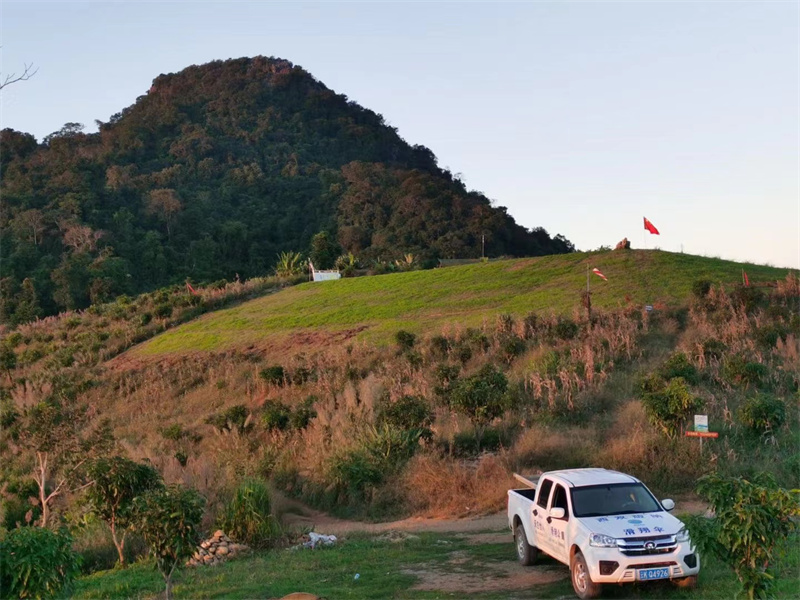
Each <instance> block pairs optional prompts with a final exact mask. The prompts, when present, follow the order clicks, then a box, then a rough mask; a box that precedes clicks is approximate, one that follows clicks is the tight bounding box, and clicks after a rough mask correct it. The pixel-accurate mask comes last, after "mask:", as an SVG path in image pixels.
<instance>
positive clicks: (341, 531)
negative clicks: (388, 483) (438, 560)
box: [278, 498, 511, 535]
mask: <svg viewBox="0 0 800 600" xmlns="http://www.w3.org/2000/svg"><path fill="white" fill-rule="evenodd" d="M278 502H279V503H280V505H282V507H283V517H282V521H283V523H284V524H285V525H288V526H290V527H297V528H307V529H313V530H314V531H316V532H317V533H325V534H331V533H332V534H334V535H345V534H348V533H353V532H364V533H385V532H387V531H404V532H416V531H430V532H436V533H445V532H447V533H470V532H478V531H499V530H501V529H507V528H508V517H507V516H506V513H505V512H499V513H496V514H493V515H486V516H483V517H476V518H471V519H428V518H424V517H410V518H408V519H402V520H400V521H388V522H385V523H368V522H365V521H349V520H346V519H337V518H336V517H332V516H330V515H329V514H326V513H324V512H321V511H318V510H314V509H313V508H309V507H307V506H304V505H302V504H300V503H299V502H296V501H294V500H290V499H287V498H281V499H280V500H279V501H278ZM509 535H511V534H509Z"/></svg>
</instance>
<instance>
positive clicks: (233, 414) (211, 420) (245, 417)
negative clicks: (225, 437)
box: [206, 404, 253, 435]
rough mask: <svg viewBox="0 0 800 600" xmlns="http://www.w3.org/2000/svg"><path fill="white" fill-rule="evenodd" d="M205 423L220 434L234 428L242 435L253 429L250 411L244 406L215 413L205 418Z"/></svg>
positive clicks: (239, 405) (238, 405)
mask: <svg viewBox="0 0 800 600" xmlns="http://www.w3.org/2000/svg"><path fill="white" fill-rule="evenodd" d="M206 423H208V424H209V425H212V426H214V427H215V428H216V429H217V430H218V431H219V432H220V433H224V432H226V431H228V432H230V431H233V430H234V428H235V429H236V430H237V431H238V432H239V434H240V435H243V434H245V433H249V432H250V431H251V430H252V428H253V424H252V423H250V411H248V410H247V407H246V406H245V405H244V404H237V405H236V406H231V407H230V408H229V409H228V410H224V411H222V412H218V413H215V414H213V415H211V416H210V417H208V418H206Z"/></svg>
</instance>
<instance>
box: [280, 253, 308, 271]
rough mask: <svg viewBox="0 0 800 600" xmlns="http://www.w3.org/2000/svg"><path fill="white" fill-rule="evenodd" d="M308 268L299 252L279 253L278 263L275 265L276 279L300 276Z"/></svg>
mask: <svg viewBox="0 0 800 600" xmlns="http://www.w3.org/2000/svg"><path fill="white" fill-rule="evenodd" d="M307 268H308V263H307V262H306V261H305V260H303V255H302V254H300V253H299V252H281V253H280V254H279V255H278V263H277V264H276V265H275V275H277V276H278V277H292V276H293V275H300V274H302V273H303V272H304V271H305V270H306V269H307Z"/></svg>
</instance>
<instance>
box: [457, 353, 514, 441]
mask: <svg viewBox="0 0 800 600" xmlns="http://www.w3.org/2000/svg"><path fill="white" fill-rule="evenodd" d="M507 391H508V379H506V376H505V375H504V374H503V373H502V372H501V371H498V370H497V369H495V368H494V366H492V365H486V366H485V367H483V368H482V369H481V370H480V371H478V373H476V374H475V375H473V376H472V377H467V378H465V379H462V380H460V381H457V382H456V383H455V385H454V386H453V388H452V390H451V392H450V406H451V407H452V408H454V409H455V410H457V411H459V412H461V413H463V414H465V415H466V416H467V417H468V418H469V420H470V421H471V422H472V424H473V425H474V426H475V435H476V438H477V442H478V449H480V447H481V439H482V438H483V432H484V430H485V429H486V427H487V425H489V424H490V423H491V422H492V421H494V420H495V419H496V418H497V417H499V416H501V415H502V414H503V413H504V412H505V410H506V408H507V407H508V402H507V396H506V392H507Z"/></svg>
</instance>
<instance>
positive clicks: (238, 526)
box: [217, 479, 278, 548]
mask: <svg viewBox="0 0 800 600" xmlns="http://www.w3.org/2000/svg"><path fill="white" fill-rule="evenodd" d="M271 512H272V504H271V502H270V495H269V488H267V485H266V483H264V482H263V481H261V480H258V479H248V480H245V481H243V482H242V483H240V484H239V486H238V487H237V488H236V491H234V493H233V497H232V498H231V499H230V500H229V501H228V502H227V503H226V504H225V505H224V507H223V508H222V511H221V512H220V514H219V516H218V517H217V527H219V528H220V529H222V530H223V531H224V532H225V533H227V534H228V535H229V536H231V537H232V538H233V539H234V540H236V541H237V542H240V543H242V544H248V545H249V546H252V547H253V548H266V547H268V546H269V545H270V544H271V542H272V540H273V539H275V537H276V536H277V534H278V527H277V524H276V522H275V520H274V518H273V517H272V514H271Z"/></svg>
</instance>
